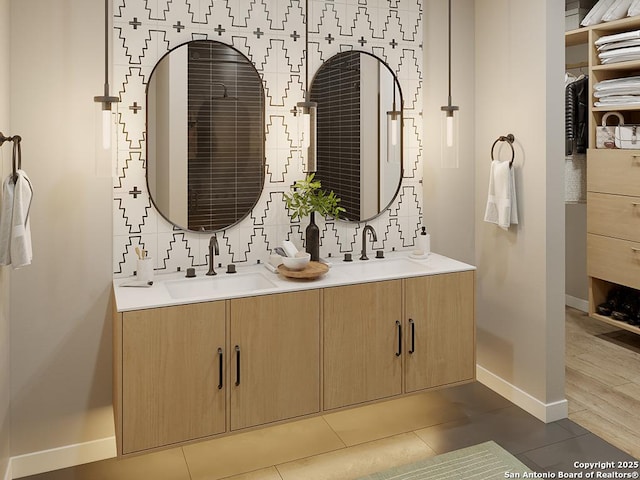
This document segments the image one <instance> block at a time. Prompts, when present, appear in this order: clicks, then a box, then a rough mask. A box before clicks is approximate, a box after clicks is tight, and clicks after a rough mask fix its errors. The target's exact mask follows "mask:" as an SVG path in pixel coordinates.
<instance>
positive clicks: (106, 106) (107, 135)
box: [93, 0, 120, 150]
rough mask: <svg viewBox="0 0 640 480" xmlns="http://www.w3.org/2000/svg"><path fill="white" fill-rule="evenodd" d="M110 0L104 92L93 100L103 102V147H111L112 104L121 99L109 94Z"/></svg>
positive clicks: (106, 16)
mask: <svg viewBox="0 0 640 480" xmlns="http://www.w3.org/2000/svg"><path fill="white" fill-rule="evenodd" d="M109 1H110V0H105V2H104V94H103V95H99V96H96V97H93V101H94V102H96V103H100V104H102V109H101V110H102V115H101V116H102V119H101V121H102V135H101V136H102V148H103V149H105V150H108V149H110V148H111V104H112V103H117V102H119V101H120V99H119V98H118V97H113V96H111V95H110V94H109Z"/></svg>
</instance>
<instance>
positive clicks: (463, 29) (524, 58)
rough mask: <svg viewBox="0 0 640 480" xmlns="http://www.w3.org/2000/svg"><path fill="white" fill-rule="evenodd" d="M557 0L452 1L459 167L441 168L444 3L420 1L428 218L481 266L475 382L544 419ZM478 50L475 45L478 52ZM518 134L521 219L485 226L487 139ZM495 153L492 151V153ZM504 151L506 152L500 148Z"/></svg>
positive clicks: (548, 411)
mask: <svg viewBox="0 0 640 480" xmlns="http://www.w3.org/2000/svg"><path fill="white" fill-rule="evenodd" d="M556 3H558V2H555V0H544V1H537V2H529V1H527V0H476V1H475V2H468V1H466V0H454V1H453V5H452V6H453V17H452V32H453V34H452V37H453V39H452V75H453V80H452V96H453V103H454V104H456V105H459V106H460V111H459V113H458V114H459V119H460V138H461V144H460V168H459V169H457V170H450V169H444V168H441V167H440V158H439V138H440V137H439V135H440V115H441V113H440V106H441V105H444V104H446V101H447V70H446V65H447V50H446V38H447V37H446V35H447V23H446V19H447V2H441V1H437V0H430V1H427V2H426V5H425V22H426V23H425V43H424V46H425V52H424V56H425V62H424V63H425V76H424V81H425V98H426V102H425V112H424V121H425V162H426V163H425V172H424V195H425V202H424V205H425V211H424V219H425V224H426V225H427V227H428V228H429V229H430V230H431V233H432V249H433V250H434V251H436V252H438V253H443V254H446V255H450V256H452V257H454V258H460V259H462V260H465V261H468V262H470V263H472V264H475V265H477V267H478V272H477V308H476V313H477V323H478V330H477V353H478V364H479V367H480V368H479V370H478V378H479V379H480V380H481V381H483V382H485V383H487V384H488V385H490V386H491V387H492V388H494V389H496V390H497V391H499V392H500V393H501V394H503V395H505V396H507V397H508V398H510V399H511V400H512V401H514V402H515V403H517V404H518V405H520V406H522V407H523V408H525V409H527V410H528V411H529V412H530V413H533V414H534V415H537V416H538V417H539V418H542V419H545V420H552V419H555V418H559V417H563V416H564V415H566V402H565V401H564V211H565V208H564V196H563V194H564V185H563V173H564V170H563V169H564V164H563V162H562V161H559V160H558V159H563V158H564V143H563V134H564V125H563V119H564V88H563V79H562V75H563V73H564V58H563V55H564V49H563V48H561V47H562V46H563V45H564V37H563V32H564V27H563V21H564V13H563V11H562V5H561V4H560V3H558V4H557V5H556ZM474 47H475V48H474ZM508 133H513V134H514V135H515V137H516V152H517V153H516V168H517V169H516V181H517V193H518V207H519V208H518V213H519V216H520V225H519V226H517V227H512V228H511V229H510V231H509V232H504V231H502V230H501V229H499V228H498V227H496V226H495V225H490V224H486V223H485V222H483V217H484V209H485V206H486V200H487V189H488V179H489V168H490V153H491V152H490V150H491V145H492V144H493V142H494V141H495V140H496V138H497V137H498V136H500V135H506V134H508ZM497 150H498V149H496V151H497ZM502 153H503V154H505V155H508V154H510V152H509V151H508V147H507V150H505V151H503V152H502Z"/></svg>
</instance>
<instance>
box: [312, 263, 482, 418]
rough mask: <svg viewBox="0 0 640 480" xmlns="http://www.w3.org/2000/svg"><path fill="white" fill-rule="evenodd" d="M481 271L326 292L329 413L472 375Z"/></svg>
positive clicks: (468, 378) (326, 401) (326, 397)
mask: <svg viewBox="0 0 640 480" xmlns="http://www.w3.org/2000/svg"><path fill="white" fill-rule="evenodd" d="M474 275H475V273H474V272H473V271H468V272H460V273H449V274H442V275H433V276H425V277H415V278H407V279H404V280H392V281H386V282H374V283H365V284H360V285H351V286H348V287H336V288H329V289H325V291H324V369H323V379H324V408H325V410H330V409H334V408H339V407H345V406H349V405H356V404H359V403H364V402H368V401H371V400H377V399H380V398H386V397H391V396H394V395H399V394H401V393H403V392H404V393H412V392H416V391H419V390H424V389H428V388H433V387H440V386H443V385H449V384H455V383H461V382H465V381H471V380H473V379H474V378H475V319H474V278H475V276H474ZM403 372H404V373H403ZM403 377H404V387H403Z"/></svg>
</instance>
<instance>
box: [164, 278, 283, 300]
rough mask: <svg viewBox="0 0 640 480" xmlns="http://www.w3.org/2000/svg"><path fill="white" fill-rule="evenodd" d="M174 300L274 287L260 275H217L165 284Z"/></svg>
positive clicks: (244, 292)
mask: <svg viewBox="0 0 640 480" xmlns="http://www.w3.org/2000/svg"><path fill="white" fill-rule="evenodd" d="M165 286H166V288H167V291H168V292H169V295H171V297H172V298H175V299H184V298H199V297H210V296H212V295H221V296H228V295H233V294H247V293H251V292H256V291H260V290H267V289H269V288H274V287H275V286H276V285H275V284H274V283H273V282H271V280H269V279H268V278H267V277H265V276H264V275H262V274H261V273H257V272H254V273H234V274H227V273H219V274H218V275H216V276H212V277H198V278H183V279H180V280H169V281H167V282H165Z"/></svg>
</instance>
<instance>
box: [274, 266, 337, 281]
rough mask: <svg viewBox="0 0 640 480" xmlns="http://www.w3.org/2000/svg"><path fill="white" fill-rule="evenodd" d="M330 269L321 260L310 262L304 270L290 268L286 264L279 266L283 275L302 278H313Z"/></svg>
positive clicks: (279, 270) (279, 271)
mask: <svg viewBox="0 0 640 480" xmlns="http://www.w3.org/2000/svg"><path fill="white" fill-rule="evenodd" d="M328 271H329V267H328V266H327V265H325V264H324V263H320V262H309V264H308V265H307V266H306V267H305V268H303V269H302V270H290V269H289V268H287V267H286V266H285V265H284V264H283V265H280V266H279V267H278V273H279V274H280V275H282V276H283V277H287V278H295V279H302V280H313V279H316V278H319V277H321V276H322V275H324V274H325V273H327V272H328Z"/></svg>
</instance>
